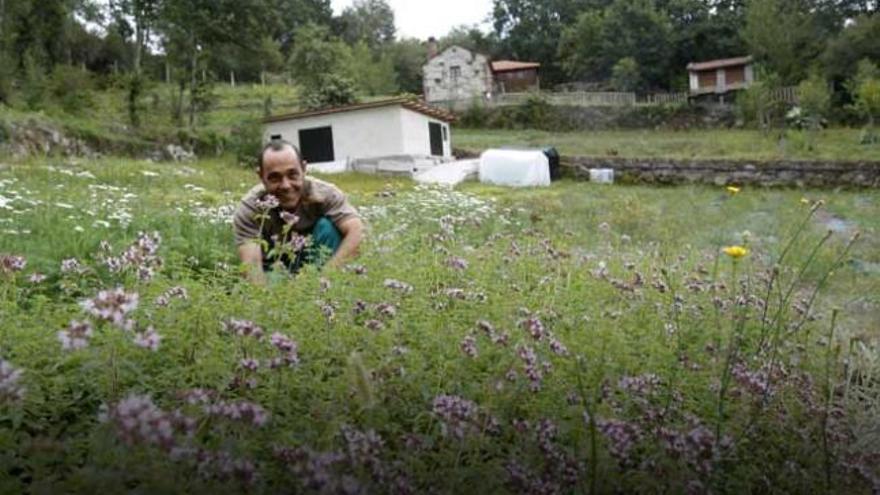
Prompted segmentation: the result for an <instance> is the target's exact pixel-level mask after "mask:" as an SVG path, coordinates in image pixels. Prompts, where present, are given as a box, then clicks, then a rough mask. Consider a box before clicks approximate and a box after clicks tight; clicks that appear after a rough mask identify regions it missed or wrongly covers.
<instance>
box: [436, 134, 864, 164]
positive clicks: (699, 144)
mask: <svg viewBox="0 0 880 495" xmlns="http://www.w3.org/2000/svg"><path fill="white" fill-rule="evenodd" d="M861 132H862V131H860V130H858V129H827V130H824V131H822V132H820V133H819V134H818V136H817V139H816V143H815V147H814V149H812V150H811V149H809V146H808V145H807V136H806V135H805V133H803V132H800V131H788V132H787V133H786V138H785V140H784V141H782V142H780V140H779V136H778V134H777V133H773V134H772V135H769V136H767V135H764V134H762V133H761V132H759V131H756V130H748V129H740V130H736V129H726V130H725V129H719V130H690V131H663V130H653V129H645V130H626V131H595V132H592V131H591V132H587V131H585V132H545V131H536V130H521V131H515V130H485V129H458V128H457V129H455V130H454V131H453V136H452V143H453V146H455V147H456V148H460V149H466V150H473V151H482V150H484V149H487V148H492V147H499V146H505V145H512V146H555V147H556V148H557V149H558V150H559V152H560V153H561V154H562V155H568V156H594V157H604V156H621V157H628V158H651V157H664V158H683V159H691V158H703V159H713V158H731V159H745V160H774V159H783V158H786V159H804V160H875V161H876V160H880V143H875V144H870V145H864V144H859V137H860V134H861Z"/></svg>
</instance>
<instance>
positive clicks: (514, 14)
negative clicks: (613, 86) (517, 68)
mask: <svg viewBox="0 0 880 495" xmlns="http://www.w3.org/2000/svg"><path fill="white" fill-rule="evenodd" d="M607 3H608V1H605V0H493V8H492V20H493V27H494V29H495V34H496V35H497V36H498V38H499V42H500V45H501V47H500V53H501V54H503V55H504V56H506V57H511V58H515V59H519V60H527V61H536V62H540V63H541V78H542V80H544V81H547V82H549V83H558V82H562V80H563V78H564V73H563V71H562V66H561V64H560V63H559V60H558V59H557V57H556V55H557V51H558V47H559V40H560V36H561V33H562V30H563V28H564V27H565V25H566V22H568V21H569V20H571V19H575V17H576V16H577V15H578V13H579V12H582V11H584V10H588V9H596V8H601V7H604V6H605V5H606V4H607Z"/></svg>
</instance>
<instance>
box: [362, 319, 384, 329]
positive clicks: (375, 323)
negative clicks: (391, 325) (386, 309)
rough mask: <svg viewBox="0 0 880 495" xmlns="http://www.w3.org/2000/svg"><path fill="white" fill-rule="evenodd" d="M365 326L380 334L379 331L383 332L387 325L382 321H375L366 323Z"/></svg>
mask: <svg viewBox="0 0 880 495" xmlns="http://www.w3.org/2000/svg"><path fill="white" fill-rule="evenodd" d="M364 326H365V327H367V328H368V329H370V330H372V331H374V332H378V331H380V330H382V329H383V328H385V324H384V323H382V321H381V320H375V319H371V320H367V321H365V322H364Z"/></svg>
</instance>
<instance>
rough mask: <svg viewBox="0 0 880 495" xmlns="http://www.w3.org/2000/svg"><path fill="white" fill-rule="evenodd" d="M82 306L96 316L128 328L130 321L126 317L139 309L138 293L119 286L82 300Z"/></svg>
mask: <svg viewBox="0 0 880 495" xmlns="http://www.w3.org/2000/svg"><path fill="white" fill-rule="evenodd" d="M80 306H82V308H83V309H84V310H85V311H86V313H88V314H90V315H92V316H94V317H95V318H99V319H101V320H104V321H107V322H110V323H113V324H114V325H116V326H118V327H120V328H123V329H126V327H127V326H128V322H127V321H126V318H125V317H126V315H128V314H129V313H131V312H132V311H134V310H135V309H137V306H138V295H137V293H136V292H131V293H128V292H125V290H124V289H123V288H122V287H117V288H116V289H112V290H102V291H100V292H98V295H97V296H95V298H93V299H86V300H85V301H82V302H80Z"/></svg>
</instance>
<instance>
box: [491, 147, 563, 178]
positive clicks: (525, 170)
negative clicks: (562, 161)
mask: <svg viewBox="0 0 880 495" xmlns="http://www.w3.org/2000/svg"><path fill="white" fill-rule="evenodd" d="M480 182H486V183H489V184H500V185H504V186H549V185H550V162H549V161H548V160H547V156H546V155H544V153H543V152H541V151H525V150H495V149H491V150H486V151H484V152H483V154H482V155H480Z"/></svg>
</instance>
